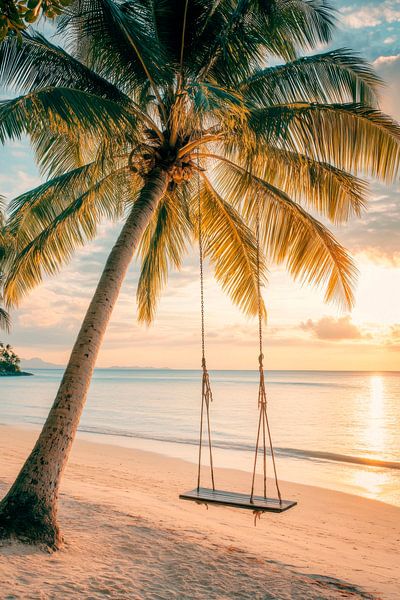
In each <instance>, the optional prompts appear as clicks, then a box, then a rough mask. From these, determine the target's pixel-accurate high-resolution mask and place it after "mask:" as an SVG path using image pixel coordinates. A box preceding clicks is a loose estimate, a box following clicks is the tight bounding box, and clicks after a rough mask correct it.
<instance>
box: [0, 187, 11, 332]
mask: <svg viewBox="0 0 400 600" xmlns="http://www.w3.org/2000/svg"><path fill="white" fill-rule="evenodd" d="M3 204H4V199H3V197H2V196H0V329H5V330H6V331H8V330H9V327H10V316H9V314H8V312H7V311H6V310H4V308H3V307H2V304H3V295H2V288H3V267H4V263H5V259H6V254H7V252H6V235H5V230H4V218H3Z"/></svg>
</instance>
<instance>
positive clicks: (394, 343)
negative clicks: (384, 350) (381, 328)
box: [386, 323, 400, 352]
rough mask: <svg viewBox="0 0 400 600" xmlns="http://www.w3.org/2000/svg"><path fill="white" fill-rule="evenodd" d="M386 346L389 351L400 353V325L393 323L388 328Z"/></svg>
mask: <svg viewBox="0 0 400 600" xmlns="http://www.w3.org/2000/svg"><path fill="white" fill-rule="evenodd" d="M386 345H387V346H388V347H389V349H390V350H393V351H395V352H399V351H400V323H395V324H394V325H392V326H391V327H390V330H389V334H388V336H387V340H386Z"/></svg>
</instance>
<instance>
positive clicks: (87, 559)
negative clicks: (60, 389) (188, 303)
mask: <svg viewBox="0 0 400 600" xmlns="http://www.w3.org/2000/svg"><path fill="white" fill-rule="evenodd" d="M36 435H37V433H35V432H33V431H26V430H22V429H15V428H11V427H5V426H0V495H2V494H3V493H4V492H5V491H6V489H7V486H8V485H9V484H10V483H11V482H12V479H13V477H15V475H16V474H17V472H18V469H19V467H20V466H21V464H22V462H23V460H24V458H25V457H26V456H27V454H28V452H29V449H30V447H31V446H32V445H33V442H34V440H35V438H36ZM194 479H195V467H194V466H193V465H191V464H189V463H187V462H184V461H181V460H177V459H170V458H166V457H163V456H161V455H159V454H155V453H151V452H143V451H139V450H130V449H125V448H119V447H116V446H111V445H105V444H94V443H91V442H85V441H78V442H76V444H75V447H74V451H73V455H72V457H71V460H70V464H69V467H68V469H67V472H66V476H65V479H64V483H63V488H62V496H61V502H60V515H59V516H60V523H61V526H62V530H63V533H64V536H65V546H64V547H63V549H62V550H61V551H60V552H57V553H54V554H44V553H42V552H40V551H38V550H37V549H34V548H31V547H24V546H22V545H19V544H5V545H3V546H2V547H1V548H0V598H1V600H6V599H7V600H12V599H29V600H35V599H40V600H44V599H60V600H61V599H69V598H74V599H79V600H80V599H93V600H94V599H98V598H118V599H125V598H129V599H142V598H145V599H149V600H157V599H159V600H170V599H173V598H177V599H180V600H185V599H187V600H197V599H202V600H203V599H204V600H212V599H217V598H218V599H220V600H222V599H224V600H227V599H231V598H232V599H252V600H253V599H254V600H256V599H260V600H261V599H263V600H266V599H272V598H276V599H282V600H284V599H294V600H301V599H304V600H313V599H324V598H329V599H330V598H332V599H338V598H341V599H343V598H370V597H371V596H373V597H375V598H383V599H388V600H389V599H390V600H399V599H400V553H399V548H400V509H398V508H395V507H391V506H389V505H385V504H383V503H380V502H375V501H372V500H365V499H362V498H358V497H356V496H352V495H349V494H341V493H338V492H333V491H327V490H323V489H319V488H315V487H309V486H301V485H297V484H290V483H285V484H283V485H282V487H283V491H284V496H285V497H287V498H291V499H293V500H297V501H298V502H299V506H298V507H296V508H295V509H293V510H291V511H289V512H287V513H283V514H282V515H273V514H266V515H264V516H263V517H262V518H261V521H259V522H258V524H257V527H256V528H254V525H253V518H252V514H251V512H247V511H239V510H235V509H230V508H220V507H218V508H217V507H212V506H210V508H209V510H208V511H207V510H206V508H205V507H204V506H197V505H195V504H192V503H189V502H184V501H180V500H178V493H179V492H180V491H186V490H188V489H191V488H192V487H194ZM217 482H218V485H219V486H220V487H222V488H223V489H227V488H231V487H233V488H234V489H237V490H238V491H246V490H247V489H248V485H249V476H248V474H246V473H243V472H240V471H233V470H220V471H218V472H217ZM370 595H371V596H370Z"/></svg>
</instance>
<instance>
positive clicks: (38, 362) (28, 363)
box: [21, 356, 65, 369]
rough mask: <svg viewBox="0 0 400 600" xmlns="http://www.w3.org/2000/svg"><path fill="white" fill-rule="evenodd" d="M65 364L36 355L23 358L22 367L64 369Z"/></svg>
mask: <svg viewBox="0 0 400 600" xmlns="http://www.w3.org/2000/svg"><path fill="white" fill-rule="evenodd" d="M64 368H65V367H64V365H56V364H55V363H50V362H46V361H44V360H42V359H41V358H38V357H37V356H35V358H21V369H64Z"/></svg>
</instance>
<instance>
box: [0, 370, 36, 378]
mask: <svg viewBox="0 0 400 600" xmlns="http://www.w3.org/2000/svg"><path fill="white" fill-rule="evenodd" d="M0 377H33V373H27V372H26V371H15V372H14V373H5V372H4V371H0Z"/></svg>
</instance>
